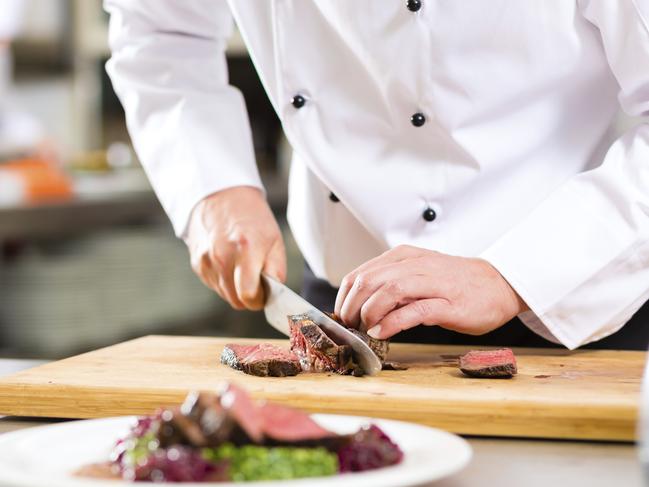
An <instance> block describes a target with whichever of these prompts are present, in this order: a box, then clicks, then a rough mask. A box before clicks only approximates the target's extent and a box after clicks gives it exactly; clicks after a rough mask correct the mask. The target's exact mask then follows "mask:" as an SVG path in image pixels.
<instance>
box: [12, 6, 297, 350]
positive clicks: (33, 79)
mask: <svg viewBox="0 0 649 487" xmlns="http://www.w3.org/2000/svg"><path fill="white" fill-rule="evenodd" d="M21 4H22V5H21ZM0 7H2V8H0V355H2V356H16V357H18V356H21V357H22V356H26V357H29V356H37V357H42V358H57V357H61V356H66V355H69V354H73V353H77V352H80V351H84V350H87V349H92V348H97V347H99V346H103V345H108V344H112V343H115V342H118V341H122V340H124V339H128V338H131V337H135V336H140V335H143V334H149V333H167V334H169V333H177V334H201V335H210V334H213V335H233V336H251V335H256V336H274V332H273V331H272V330H271V329H270V327H268V326H267V325H265V322H264V320H263V315H262V314H261V313H250V312H234V311H230V310H229V308H228V307H227V306H226V305H225V304H224V302H223V301H221V299H220V298H219V297H218V296H217V295H216V294H214V293H212V292H211V291H209V290H208V289H207V288H205V287H203V285H202V284H201V283H200V281H199V280H198V279H197V278H196V277H195V276H194V274H193V273H192V271H191V269H190V267H189V257H188V254H187V251H186V249H185V246H184V244H183V243H182V242H181V241H179V240H177V239H176V238H175V237H174V235H173V232H172V229H171V225H170V224H169V222H168V221H167V219H166V217H165V215H164V213H163V212H162V209H161V207H160V206H159V204H158V202H157V200H156V198H155V195H154V194H153V192H152V191H151V188H150V187H149V185H148V183H147V180H146V178H145V176H144V173H143V172H142V170H141V168H140V166H139V164H138V161H137V158H136V156H135V154H134V152H133V150H132V147H131V144H130V141H129V137H128V134H127V131H126V126H125V122H124V116H123V111H122V108H121V106H120V104H119V101H118V99H117V97H116V96H115V94H114V92H113V90H112V88H111V85H110V82H109V80H108V77H107V75H106V73H105V70H104V64H105V62H106V60H107V59H108V57H109V51H108V46H107V26H108V16H107V14H106V13H104V11H103V10H102V4H101V1H100V0H0ZM16 7H18V8H16ZM21 9H22V10H23V11H22V12H20V10H21ZM3 39H5V40H4V41H3ZM7 41H10V43H9V42H7ZM3 51H4V55H3V54H1V53H2V52H3ZM228 64H229V68H230V80H231V83H232V84H234V85H236V86H237V87H239V89H241V90H242V92H243V93H244V96H245V98H246V101H247V105H248V110H249V112H250V119H251V123H252V125H253V134H254V142H255V149H256V154H257V161H258V163H259V167H260V170H261V173H262V175H263V179H264V181H265V184H266V188H267V190H268V195H269V200H270V202H271V205H272V207H273V209H274V211H275V212H276V214H277V215H278V217H279V219H280V221H281V222H282V223H283V227H284V228H285V229H286V224H285V218H284V214H285V209H286V175H287V165H288V159H289V156H290V150H289V149H288V147H287V144H286V142H285V140H284V138H283V134H282V131H281V127H280V124H279V121H278V119H277V117H276V116H275V113H274V112H273V110H272V107H271V105H270V103H269V102H268V100H267V98H266V95H265V94H264V92H263V89H262V87H261V85H260V82H259V80H258V78H257V75H256V73H255V71H254V68H253V66H252V63H251V62H250V59H249V57H248V55H247V52H246V49H245V46H244V45H243V43H242V41H241V39H240V37H239V36H236V35H235V36H234V37H233V39H232V40H231V42H230V45H229V48H228ZM286 239H287V245H288V253H289V271H290V276H289V284H290V285H291V286H292V287H294V288H295V289H297V288H299V286H300V281H301V271H302V258H301V256H300V254H299V251H298V250H297V248H296V246H295V244H294V243H293V241H292V240H291V237H290V234H289V233H288V230H286Z"/></svg>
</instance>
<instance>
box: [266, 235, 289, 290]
mask: <svg viewBox="0 0 649 487" xmlns="http://www.w3.org/2000/svg"><path fill="white" fill-rule="evenodd" d="M263 270H264V272H265V273H266V274H268V275H269V276H270V277H274V278H275V279H277V280H278V281H280V282H286V250H285V248H284V241H283V240H282V238H281V237H280V238H278V239H276V240H275V243H273V246H272V247H271V248H270V252H268V256H267V257H266V262H265V264H264V269H263Z"/></svg>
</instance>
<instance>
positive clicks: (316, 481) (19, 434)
mask: <svg viewBox="0 0 649 487" xmlns="http://www.w3.org/2000/svg"><path fill="white" fill-rule="evenodd" d="M310 416H311V417H313V418H314V419H315V420H316V421H319V420H324V421H335V420H336V419H341V418H342V419H345V420H349V419H352V420H353V421H358V422H359V423H360V424H362V423H369V422H375V423H377V424H378V425H379V426H381V424H382V423H383V424H392V425H394V426H396V427H399V426H401V427H403V426H405V427H409V428H412V427H416V428H422V429H425V430H429V431H430V432H432V433H434V434H435V435H437V436H438V437H444V438H445V439H446V440H447V441H452V442H454V443H455V447H457V448H458V449H459V451H461V453H462V454H461V455H460V456H459V457H456V458H455V460H456V462H455V463H453V464H449V465H448V466H447V467H444V468H441V469H438V472H437V474H436V475H435V476H433V477H431V476H430V475H429V474H427V473H426V471H425V470H420V471H417V470H415V471H412V472H411V474H410V475H409V476H407V477H406V478H405V479H404V480H399V479H394V480H393V481H391V483H390V486H391V487H406V486H414V485H422V484H424V483H428V482H434V481H438V480H441V479H442V478H446V477H449V476H451V475H453V474H455V473H457V472H459V471H461V470H463V469H464V468H466V466H467V465H468V464H469V463H470V462H471V460H472V458H473V455H474V452H473V448H472V447H471V445H470V444H469V442H468V441H467V440H466V439H465V438H463V437H461V436H459V435H457V434H455V433H451V432H449V431H445V430H442V429H439V428H434V427H431V426H426V425H422V424H419V423H414V422H408V421H400V420H395V419H386V418H378V417H372V416H357V415H350V414H326V413H314V414H310ZM138 417H142V416H137V415H129V416H111V417H106V418H91V419H78V420H70V421H64V422H61V423H55V424H45V425H39V426H34V427H32V428H26V429H21V430H17V431H10V432H8V433H4V434H1V435H0V450H1V449H2V448H3V447H4V446H5V445H7V444H8V443H9V444H10V443H11V442H12V441H20V440H21V439H23V438H28V437H29V436H31V435H34V434H38V433H37V432H38V431H42V430H58V429H63V430H65V429H66V428H68V427H69V426H70V425H75V426H76V425H82V424H89V423H106V422H109V421H112V422H123V423H124V424H126V423H127V422H128V421H131V422H132V421H134V420H135V418H138ZM8 465H9V464H8V463H7V462H5V461H3V459H2V458H0V472H2V473H0V486H1V487H5V486H7V487H27V486H36V485H41V483H40V482H42V481H43V480H44V476H43V475H40V476H35V475H34V474H30V473H27V474H26V473H22V472H17V471H16V469H15V467H13V468H12V469H11V471H9V472H8V474H7V472H6V471H4V472H3V470H5V469H4V468H1V467H3V466H4V467H6V466H8ZM399 467H402V465H400V464H398V465H393V466H390V467H384V468H381V469H377V470H373V471H372V470H370V471H366V472H358V473H348V474H338V476H337V477H336V479H339V478H341V477H346V476H347V475H350V476H356V475H358V476H359V477H357V478H354V481H353V482H354V483H353V485H354V487H362V486H364V485H368V486H375V485H378V484H377V480H379V479H377V478H376V477H377V476H380V475H382V474H385V473H386V472H385V470H386V469H392V468H399ZM417 472H419V473H418V474H417ZM413 473H414V475H412V474H413ZM332 479H333V477H310V478H303V479H292V480H282V481H257V482H245V483H234V482H220V483H216V482H211V483H205V482H202V483H197V482H180V483H174V484H169V485H178V486H182V487H241V486H242V485H246V486H247V485H249V486H251V487H277V486H279V485H286V486H287V487H303V486H307V485H309V486H310V485H314V486H316V485H317V486H320V485H323V486H324V485H327V483H330V482H331V481H332ZM391 480H392V479H391ZM132 484H133V483H130V482H126V481H122V480H102V479H89V478H74V477H65V478H63V477H62V478H60V479H58V478H57V479H54V480H52V479H49V480H48V485H49V486H50V487H64V486H68V485H69V486H70V487H124V486H125V485H132ZM152 485H154V484H152ZM381 485H383V484H381Z"/></svg>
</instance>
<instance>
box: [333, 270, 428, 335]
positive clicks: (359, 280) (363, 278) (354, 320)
mask: <svg viewBox="0 0 649 487" xmlns="http://www.w3.org/2000/svg"><path fill="white" fill-rule="evenodd" d="M415 272H416V269H413V266H412V265H411V263H404V262H395V263H391V264H387V265H383V266H381V267H375V268H374V269H372V270H366V271H364V272H361V273H359V274H358V275H357V276H356V279H355V280H354V284H353V285H352V287H351V288H350V290H349V292H348V293H347V296H346V297H345V301H344V302H343V305H342V307H341V308H340V314H339V315H338V316H340V318H341V319H342V320H343V322H344V323H345V324H346V325H347V326H353V327H357V326H359V325H360V322H361V309H362V307H363V305H364V304H365V302H366V301H367V300H368V299H369V298H370V297H371V296H373V295H374V294H375V293H376V292H377V291H378V290H379V289H381V288H382V287H387V288H390V289H391V290H392V291H393V292H394V293H396V294H400V291H401V289H400V288H401V282H402V281H404V280H407V279H408V278H409V277H410V276H412V275H413V274H414V273H415Z"/></svg>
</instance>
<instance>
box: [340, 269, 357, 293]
mask: <svg viewBox="0 0 649 487" xmlns="http://www.w3.org/2000/svg"><path fill="white" fill-rule="evenodd" d="M355 280H356V276H355V274H353V273H351V272H350V273H349V274H347V275H346V276H345V277H343V280H342V281H341V282H340V287H341V288H345V289H348V288H350V287H352V286H353V285H354V281H355Z"/></svg>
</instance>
